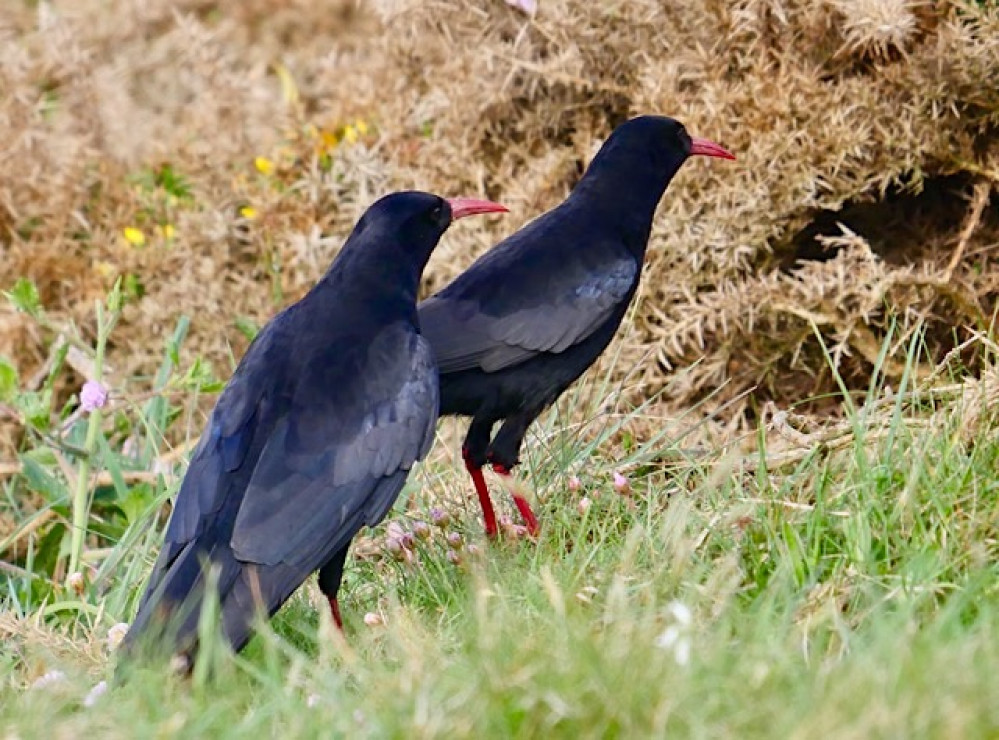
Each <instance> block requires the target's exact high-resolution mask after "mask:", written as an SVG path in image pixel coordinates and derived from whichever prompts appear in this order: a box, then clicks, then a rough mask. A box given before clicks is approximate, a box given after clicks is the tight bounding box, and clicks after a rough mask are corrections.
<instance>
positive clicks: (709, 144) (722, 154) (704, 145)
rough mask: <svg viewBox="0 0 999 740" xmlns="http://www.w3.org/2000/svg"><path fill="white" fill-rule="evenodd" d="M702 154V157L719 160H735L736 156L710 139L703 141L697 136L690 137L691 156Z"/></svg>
mask: <svg viewBox="0 0 999 740" xmlns="http://www.w3.org/2000/svg"><path fill="white" fill-rule="evenodd" d="M695 154H700V155H701V156H702V157H718V158H719V159H735V155H734V154H732V152H730V151H729V150H728V149H725V148H724V147H722V146H720V145H719V144H715V143H714V142H713V141H711V140H710V139H701V138H700V137H697V136H691V137H690V156H694V155H695Z"/></svg>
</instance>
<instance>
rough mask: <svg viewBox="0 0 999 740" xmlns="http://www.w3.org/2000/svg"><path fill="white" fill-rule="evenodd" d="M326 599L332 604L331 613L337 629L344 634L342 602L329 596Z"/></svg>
mask: <svg viewBox="0 0 999 740" xmlns="http://www.w3.org/2000/svg"><path fill="white" fill-rule="evenodd" d="M326 599H327V601H329V602H330V613H331V614H332V615H333V621H334V622H335V623H336V626H337V629H339V630H340V631H341V632H343V619H341V618H340V602H338V601H337V600H336V596H327V597H326Z"/></svg>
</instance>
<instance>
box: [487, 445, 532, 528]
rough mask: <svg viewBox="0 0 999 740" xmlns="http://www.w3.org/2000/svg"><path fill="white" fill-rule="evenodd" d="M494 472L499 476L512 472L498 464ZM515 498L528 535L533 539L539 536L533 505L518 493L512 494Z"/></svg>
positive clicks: (514, 500) (495, 465) (494, 467)
mask: <svg viewBox="0 0 999 740" xmlns="http://www.w3.org/2000/svg"><path fill="white" fill-rule="evenodd" d="M493 470H495V471H496V472H497V473H498V474H499V475H510V471H509V470H507V469H506V466H504V465H500V464H498V463H493ZM510 495H512V496H513V503H514V504H515V505H516V507H517V511H519V512H520V516H521V518H522V519H523V520H524V525H525V526H526V527H527V533H528V534H530V535H531V536H532V537H534V536H536V535H537V534H538V530H539V529H540V527H538V518H537V517H536V516H534V512H533V511H532V510H531V505H530V504H529V503H527V499H526V498H524V497H523V496H519V495H517V494H516V493H511V494H510Z"/></svg>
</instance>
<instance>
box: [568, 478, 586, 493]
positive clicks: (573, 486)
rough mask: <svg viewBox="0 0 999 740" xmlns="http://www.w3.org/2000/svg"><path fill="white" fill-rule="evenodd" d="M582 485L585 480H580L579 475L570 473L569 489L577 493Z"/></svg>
mask: <svg viewBox="0 0 999 740" xmlns="http://www.w3.org/2000/svg"><path fill="white" fill-rule="evenodd" d="M582 487H583V482H582V481H581V480H579V476H578V475H570V476H569V490H570V491H571V492H572V493H575V492H576V491H578V490H579V489H580V488H582Z"/></svg>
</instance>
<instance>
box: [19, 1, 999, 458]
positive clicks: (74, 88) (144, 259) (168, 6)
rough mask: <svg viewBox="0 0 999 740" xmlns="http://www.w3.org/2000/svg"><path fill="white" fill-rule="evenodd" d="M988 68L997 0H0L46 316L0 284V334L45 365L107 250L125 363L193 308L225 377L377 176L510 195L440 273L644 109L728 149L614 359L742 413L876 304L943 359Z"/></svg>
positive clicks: (868, 322) (968, 235) (870, 331)
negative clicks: (3, 302) (533, 7)
mask: <svg viewBox="0 0 999 740" xmlns="http://www.w3.org/2000/svg"><path fill="white" fill-rule="evenodd" d="M997 79H999V12H997V10H996V7H995V5H994V4H990V3H976V2H969V1H958V2H953V1H949V0H928V1H926V2H913V1H912V0H892V2H876V1H875V0H821V1H820V2H814V1H813V0H738V2H721V0H704V1H703V2H696V3H663V2H658V1H652V0H628V1H627V2H609V3H607V2H602V3H584V2H575V1H570V0H546V1H545V2H542V3H541V4H540V7H539V10H538V12H537V13H536V15H535V16H533V17H529V16H527V15H525V14H524V13H522V12H519V11H518V10H516V9H515V8H512V7H509V6H508V5H507V4H505V3H502V2H499V0H495V1H494V0H479V1H477V2H471V3H469V2H458V1H457V0H439V1H437V2H431V3H428V2H413V1H412V0H381V2H378V3H371V4H363V3H355V2H353V1H340V2H331V3H321V4H317V3H309V2H306V1H305V0H294V1H293V2H284V1H278V0H250V1H247V2H242V1H240V2H236V1H235V0H219V1H216V2H211V1H208V0H183V1H181V2H177V1H175V0H151V2H147V3H130V2H120V1H119V0H112V2H95V1H93V0H81V1H80V2H75V3H72V4H58V5H56V4H54V3H49V2H40V3H37V4H36V3H27V2H24V3H17V2H14V3H7V7H6V8H5V10H4V12H3V13H2V17H0V89H2V90H4V94H3V96H2V97H0V128H2V129H3V131H4V136H3V137H2V142H0V159H2V161H3V166H2V167H0V246H2V249H3V254H4V259H3V260H2V262H0V286H3V287H5V288H6V287H9V286H10V285H12V284H13V283H14V281H15V280H16V279H17V278H19V277H28V278H30V279H31V280H33V281H34V282H35V283H36V284H37V286H38V288H39V291H40V297H41V301H42V304H43V305H44V307H45V309H46V317H47V324H46V327H47V328H41V329H40V328H38V327H37V325H36V323H35V322H34V321H33V320H32V319H30V318H29V317H26V316H24V315H23V314H19V313H16V312H14V311H13V309H11V308H9V307H6V306H4V307H0V354H2V355H6V356H7V357H10V358H13V360H14V363H15V364H16V365H17V366H18V367H19V368H20V371H21V376H22V377H30V376H31V374H32V373H33V372H37V371H38V370H39V369H43V368H44V366H45V362H46V359H47V353H48V352H49V350H48V348H49V347H50V346H51V345H52V340H53V336H54V335H56V334H58V333H59V327H60V325H61V323H62V322H67V321H69V320H73V321H75V322H76V323H77V324H78V325H79V326H81V327H84V329H85V330H86V328H87V327H90V328H91V329H92V328H93V312H92V306H93V301H94V300H95V299H96V298H98V297H100V296H103V295H104V294H105V293H106V292H107V290H108V289H109V287H110V286H111V284H112V283H113V281H114V280H115V279H116V277H118V276H124V278H125V285H126V288H127V289H128V291H129V293H130V300H129V301H128V303H127V305H126V307H125V309H124V313H123V315H122V317H121V321H120V324H119V326H118V327H117V329H116V331H115V334H114V336H113V338H112V344H111V345H109V347H108V356H107V362H108V366H109V371H110V377H111V379H112V384H113V385H117V386H118V387H125V386H127V385H128V384H129V383H135V382H137V381H136V379H139V381H138V382H141V379H142V378H143V377H147V376H149V375H151V374H152V372H153V371H154V369H155V367H156V365H157V363H158V362H159V358H160V357H161V354H162V347H163V344H164V341H165V340H166V338H167V335H168V334H169V333H170V332H171V331H172V329H173V327H174V325H175V323H176V320H177V317H178V316H179V315H181V314H186V315H188V316H190V317H191V320H192V326H191V335H190V338H189V340H188V342H187V343H186V345H185V348H184V350H183V351H184V352H185V353H187V354H186V356H187V358H188V359H190V357H192V356H195V355H197V356H203V357H207V358H208V359H210V360H212V361H213V362H214V363H215V365H216V368H217V370H218V372H219V374H220V375H223V376H224V375H225V374H226V373H227V372H228V366H229V365H228V363H229V362H230V358H231V356H232V355H236V356H238V355H239V354H240V353H241V352H242V351H243V348H244V347H245V343H246V337H245V336H244V332H242V331H241V330H240V325H241V322H245V320H246V319H249V320H252V321H256V322H258V323H259V322H262V321H263V320H265V319H266V318H267V317H269V316H270V315H271V314H272V313H273V312H274V311H275V309H276V307H277V306H278V305H280V304H283V303H285V302H287V301H289V300H291V299H293V298H295V297H297V296H298V295H300V294H301V293H303V292H304V291H305V290H306V289H307V288H308V286H309V285H310V284H311V283H312V281H313V280H314V279H315V277H316V276H317V275H318V274H319V272H320V271H321V270H322V269H324V267H325V265H326V264H327V263H328V261H329V259H330V258H331V256H332V253H333V251H334V250H335V249H336V248H337V245H338V244H339V243H340V241H341V239H342V238H343V236H344V235H345V233H346V232H347V230H348V229H349V228H350V226H351V224H352V223H353V222H354V220H355V219H356V217H357V216H358V214H359V212H360V211H361V210H362V209H363V208H364V207H365V206H366V205H367V204H368V203H369V202H370V201H371V200H372V199H373V198H374V197H376V196H377V195H379V194H381V193H384V192H385V191H388V190H391V189H396V188H404V187H419V188H423V189H429V190H433V191H437V192H440V193H442V194H461V193H472V194H474V193H486V194H488V195H489V196H490V197H493V198H497V199H501V200H502V201H504V202H505V203H506V204H507V205H509V206H510V208H511V210H512V214H511V215H510V216H509V217H508V218H505V219H503V220H497V221H496V223H492V224H488V225H482V224H478V225H477V226H476V227H474V229H473V228H470V227H468V226H459V227H456V228H455V229H453V230H452V231H451V233H449V234H448V236H447V238H446V240H445V243H444V244H443V245H442V247H441V249H440V250H439V252H438V254H437V255H436V257H435V259H434V260H433V262H432V265H431V267H430V270H429V272H428V275H427V277H426V283H427V284H426V289H427V290H428V291H429V290H433V289H436V288H439V287H441V286H442V285H443V284H444V283H445V282H446V281H447V280H448V279H450V278H451V277H453V276H454V275H455V274H457V273H458V272H459V271H460V270H461V269H463V268H464V267H465V266H466V265H467V264H468V263H469V262H470V261H471V260H472V259H473V258H474V257H475V256H477V255H478V254H480V253H481V252H482V251H484V250H485V249H487V248H488V247H489V246H490V245H491V244H492V243H494V242H495V241H497V240H498V239H499V238H500V237H501V236H502V235H504V234H505V233H507V232H509V231H510V230H511V229H513V228H515V227H516V226H518V225H519V224H521V223H522V222H524V221H526V220H527V219H529V218H531V217H533V216H535V215H536V214H538V213H539V212H541V211H542V210H544V209H547V208H549V207H551V206H552V205H554V204H555V203H557V202H558V201H559V200H560V199H561V198H563V197H564V196H565V194H566V192H567V191H568V189H569V188H570V187H571V185H572V184H573V182H574V181H575V179H576V178H577V177H578V175H579V173H580V171H581V169H582V168H583V167H584V166H585V164H586V162H587V161H588V158H589V157H590V156H591V155H592V153H593V152H594V150H595V148H596V147H597V146H598V145H599V142H600V140H601V139H602V138H603V137H605V136H606V135H607V133H608V132H609V131H610V130H611V129H612V128H613V126H614V125H616V124H617V123H619V122H621V121H622V120H624V119H626V118H628V117H629V116H632V115H635V114H638V113H643V112H657V113H664V114H669V115H672V116H675V117H677V118H679V119H680V120H682V121H684V122H685V123H686V125H687V126H688V128H689V129H690V130H691V131H693V132H695V133H697V134H700V135H704V136H709V137H712V138H714V139H716V140H719V141H721V142H723V143H724V144H725V145H726V146H727V147H729V148H730V149H732V150H733V151H735V152H736V153H737V155H738V162H737V163H736V164H734V165H732V166H717V164H715V166H710V165H708V164H706V163H702V162H696V161H695V162H692V163H691V164H689V165H688V166H687V167H686V168H685V169H684V170H683V172H682V173H681V175H680V176H679V177H678V178H677V179H676V181H675V182H674V184H673V186H672V187H671V189H670V191H669V192H668V194H667V197H666V200H665V204H664V206H663V207H662V208H661V209H660V214H659V216H658V218H657V220H656V223H655V228H654V231H653V236H652V247H651V250H650V253H649V257H648V263H647V266H646V275H645V279H644V283H643V288H642V292H641V294H640V296H639V299H638V305H637V309H636V312H635V317H634V321H633V322H631V323H630V325H629V326H628V327H627V329H626V330H624V331H623V332H622V336H621V337H619V342H621V345H620V353H619V356H618V358H617V360H618V363H617V366H618V367H621V368H629V369H632V368H635V367H636V366H637V368H638V370H637V371H635V370H632V372H631V374H630V375H629V376H628V383H629V392H630V393H631V394H632V396H633V397H634V398H640V397H648V396H651V395H652V394H655V393H657V392H658V391H660V390H662V389H663V388H665V387H667V386H668V390H669V392H668V394H666V395H664V396H663V400H662V403H663V404H666V405H667V406H669V407H672V408H673V409H679V408H684V407H687V406H689V405H690V404H691V403H693V402H695V401H704V400H705V399H708V400H707V402H706V403H705V404H704V408H705V409H707V410H711V409H719V408H721V404H727V405H725V406H724V411H723V412H722V416H723V417H724V418H725V419H727V420H728V421H730V422H731V421H732V420H735V422H734V425H733V424H730V425H729V428H739V427H740V426H741V423H742V421H741V420H748V421H752V419H753V416H754V414H753V409H754V408H756V407H757V404H756V402H757V401H774V402H777V403H778V404H787V403H789V402H794V401H800V400H801V399H805V398H810V397H815V396H818V395H821V394H823V393H825V392H827V391H830V390H833V389H834V388H835V383H834V378H833V375H834V373H833V372H832V370H831V368H830V364H829V363H828V362H827V361H826V358H825V356H824V353H823V350H822V346H823V340H824V343H825V344H826V345H828V346H829V347H830V353H831V355H832V357H833V359H834V364H833V366H834V367H835V368H836V369H837V370H838V372H839V374H840V375H841V376H842V378H843V379H844V381H845V382H846V383H847V385H848V386H849V387H852V388H858V387H863V386H865V385H866V384H867V382H868V379H869V376H870V373H871V370H872V368H873V367H874V365H875V364H876V362H877V352H878V349H879V347H880V346H881V345H882V343H883V341H884V339H885V337H886V336H888V332H889V329H890V328H891V327H894V330H895V331H896V333H897V334H896V335H897V336H898V337H899V338H900V342H899V346H900V347H901V346H903V345H904V344H905V342H906V341H907V338H908V337H909V336H910V335H911V333H912V332H913V331H915V330H916V328H917V327H923V328H924V330H925V342H926V345H927V347H926V349H927V352H926V356H927V357H928V358H937V359H939V358H942V357H943V356H944V355H946V353H947V352H949V351H950V350H952V349H953V348H954V347H955V346H958V345H960V344H961V343H962V342H963V341H964V340H965V339H967V338H968V337H969V336H970V334H969V332H972V331H983V330H988V328H989V327H990V326H991V320H992V316H993V312H994V310H995V301H996V296H997V291H999V286H997V283H996V275H997V274H999V273H996V272H993V269H994V264H995V262H996V259H997V256H996V247H997V246H999V199H997V198H994V197H991V198H990V196H991V195H992V193H993V190H994V189H995V187H996V184H997V182H999V135H997V132H999V88H997V86H996V84H995V81H996V80H997ZM126 229H130V230H131V231H129V232H128V235H127V236H126V231H125V230H126ZM140 232H141V233H140ZM970 346H971V347H977V346H979V345H977V344H975V345H970ZM960 359H961V361H962V365H963V367H964V368H965V369H970V370H972V371H975V370H976V369H977V366H978V364H979V363H980V357H979V356H978V355H977V354H976V351H975V350H974V349H969V350H968V351H967V352H965V353H964V354H963V355H962V356H961V358H960ZM902 365H903V363H902V362H900V361H898V362H896V361H894V360H893V358H891V357H889V358H888V361H887V362H886V363H885V365H884V371H885V372H886V373H887V375H888V376H889V378H890V377H891V376H892V374H893V373H900V372H901V368H902ZM681 371H682V372H681ZM920 372H923V373H924V374H925V373H928V372H930V370H929V369H925V370H920ZM43 376H44V374H43V373H39V374H38V377H39V378H41V377H43ZM621 378H622V379H623V378H624V374H623V372H622V373H621ZM39 382H40V380H39ZM751 389H752V391H753V392H752V393H748V394H747V393H746V392H747V391H749V390H751ZM64 392H66V390H65V389H64ZM709 396H710V398H709ZM733 399H741V400H737V402H734V403H733V402H732V401H733ZM7 430H8V432H10V433H8V434H5V435H4V436H5V437H6V438H7V439H6V440H5V442H4V447H5V448H6V449H7V450H8V451H10V450H11V449H12V448H13V447H15V446H16V444H17V433H16V429H15V428H14V427H7Z"/></svg>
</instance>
